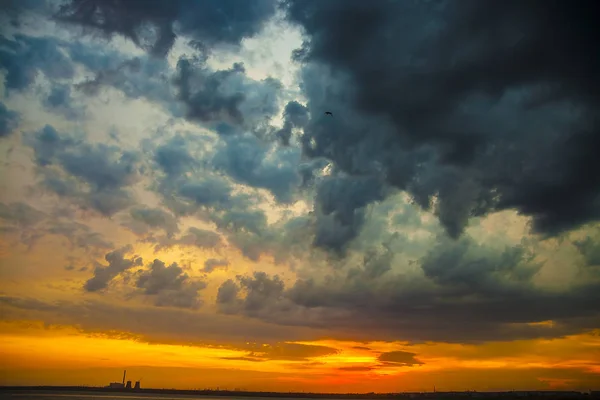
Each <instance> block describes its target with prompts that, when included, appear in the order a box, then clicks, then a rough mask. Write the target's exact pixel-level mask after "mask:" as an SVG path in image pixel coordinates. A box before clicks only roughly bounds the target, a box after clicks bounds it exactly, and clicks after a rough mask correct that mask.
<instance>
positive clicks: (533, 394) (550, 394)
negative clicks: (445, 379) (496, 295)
mask: <svg viewBox="0 0 600 400" xmlns="http://www.w3.org/2000/svg"><path fill="white" fill-rule="evenodd" d="M0 391H2V392H27V391H29V392H94V393H118V394H121V395H123V394H132V395H133V394H159V395H160V394H163V395H165V394H167V395H174V394H175V395H185V396H190V395H191V396H213V397H217V396H219V397H277V398H302V399H389V398H393V399H405V398H422V399H424V398H430V399H439V398H492V397H493V398H504V399H506V398H511V399H512V398H527V399H536V398H540V399H558V398H560V399H564V398H568V399H590V400H591V399H600V392H592V393H589V394H588V393H581V392H578V391H551V390H548V391H504V392H476V391H467V392H401V393H303V392H252V391H234V390H209V389H203V390H186V389H151V388H145V389H121V388H117V389H115V388H107V387H94V386H0Z"/></svg>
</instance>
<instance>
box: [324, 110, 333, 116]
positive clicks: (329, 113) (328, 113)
mask: <svg viewBox="0 0 600 400" xmlns="http://www.w3.org/2000/svg"><path fill="white" fill-rule="evenodd" d="M325 115H331V116H332V117H333V114H332V113H331V111H325Z"/></svg>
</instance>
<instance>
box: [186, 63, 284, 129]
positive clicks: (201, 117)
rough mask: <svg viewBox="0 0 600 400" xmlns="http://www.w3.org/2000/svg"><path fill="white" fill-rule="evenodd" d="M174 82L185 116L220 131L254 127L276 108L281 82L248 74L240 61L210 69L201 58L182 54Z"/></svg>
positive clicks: (270, 115) (275, 110)
mask: <svg viewBox="0 0 600 400" xmlns="http://www.w3.org/2000/svg"><path fill="white" fill-rule="evenodd" d="M174 84H175V87H176V88H177V89H178V91H179V94H178V98H179V100H181V101H182V102H183V103H184V104H185V105H186V108H187V114H186V115H187V117H188V118H189V119H190V120H195V121H199V122H202V123H205V124H208V125H209V126H212V127H214V128H215V129H216V130H217V132H219V133H221V134H227V133H232V132H237V131H239V130H240V129H244V128H245V129H253V128H256V126H257V125H258V124H260V123H261V122H264V121H265V120H268V119H269V118H271V117H272V116H273V115H274V114H275V113H276V112H277V111H278V110H279V107H278V97H279V91H280V89H281V84H280V83H279V82H278V81H277V80H275V79H272V78H268V79H265V80H263V81H255V80H253V79H250V78H248V77H247V76H246V70H245V68H244V65H243V63H234V64H233V65H232V67H231V68H229V69H223V70H218V71H213V70H212V69H211V68H209V67H208V66H207V65H206V60H204V59H199V58H185V57H182V58H180V59H179V61H178V63H177V72H176V75H175V77H174Z"/></svg>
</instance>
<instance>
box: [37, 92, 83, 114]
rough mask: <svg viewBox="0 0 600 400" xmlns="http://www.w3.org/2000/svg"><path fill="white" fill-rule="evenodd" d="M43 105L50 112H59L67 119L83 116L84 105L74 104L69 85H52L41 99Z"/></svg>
mask: <svg viewBox="0 0 600 400" xmlns="http://www.w3.org/2000/svg"><path fill="white" fill-rule="evenodd" d="M43 105H44V107H45V108H46V109H47V110H48V111H51V112H56V113H60V114H62V115H64V116H65V118H67V119H69V120H77V119H81V118H83V117H84V114H85V107H83V106H81V105H77V104H75V100H74V99H73V97H72V95H71V86H70V85H66V84H65V85H61V84H58V85H54V86H53V87H52V89H51V91H50V94H48V97H46V98H45V99H44V100H43Z"/></svg>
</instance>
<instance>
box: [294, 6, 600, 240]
mask: <svg viewBox="0 0 600 400" xmlns="http://www.w3.org/2000/svg"><path fill="white" fill-rule="evenodd" d="M286 5H287V15H288V18H289V20H290V21H293V22H295V23H297V24H299V25H300V26H301V27H302V28H303V29H304V32H305V38H306V42H305V45H304V46H303V48H302V49H299V50H298V51H297V52H296V53H295V55H296V58H297V59H299V60H302V61H303V62H305V66H304V67H303V71H302V85H303V86H302V87H303V89H304V94H305V95H306V96H307V98H308V103H307V107H308V111H309V113H310V115H311V116H312V118H311V120H310V122H308V123H307V124H306V126H305V127H304V134H303V137H302V141H303V147H304V151H305V153H306V154H307V155H309V156H311V157H326V158H329V159H331V160H332V161H334V162H335V164H336V165H337V166H338V167H339V168H341V169H342V170H344V171H346V172H348V173H350V174H353V175H359V174H361V175H365V174H367V175H372V176H378V177H385V180H386V181H387V183H389V184H390V185H392V186H395V187H397V188H399V189H402V190H407V191H409V192H410V193H411V194H412V196H413V197H414V199H415V201H416V202H417V204H419V205H420V206H422V207H423V208H425V209H430V210H433V211H434V212H435V213H436V214H437V215H438V217H439V219H440V221H441V222H442V223H443V225H444V226H445V228H446V230H447V232H448V233H449V234H450V235H451V236H453V237H458V236H459V235H460V234H461V233H462V232H463V230H464V228H465V226H466V224H467V221H468V220H469V218H471V217H473V216H479V215H484V214H487V213H489V212H491V211H494V210H503V209H509V208H515V209H517V210H519V211H520V212H522V213H523V214H525V215H528V216H531V217H532V218H533V220H534V223H533V227H534V229H535V230H536V231H537V232H540V233H544V234H556V233H559V232H561V231H565V230H568V229H572V228H574V227H577V226H580V225H581V224H583V223H585V222H588V221H594V220H597V219H598V217H599V216H600V211H599V210H600V208H599V204H600V203H598V201H597V198H598V188H599V187H600V185H599V182H598V175H597V174H589V173H588V171H590V170H592V169H594V168H593V167H594V166H596V162H597V158H594V156H593V155H592V154H594V153H595V150H592V149H597V148H598V141H597V137H598V135H596V134H595V132H597V130H598V120H599V119H598V110H599V109H600V108H599V107H598V96H597V93H599V90H598V88H599V81H598V79H597V76H596V75H594V73H593V72H592V71H594V70H595V66H596V65H600V58H598V56H597V55H594V56H592V58H590V57H589V54H592V53H593V54H597V53H594V50H593V48H594V47H595V43H594V42H593V40H592V39H591V37H592V36H593V35H590V34H589V32H595V31H597V29H598V28H597V25H596V24H595V22H594V21H593V19H592V17H591V15H594V14H595V13H594V12H593V11H591V10H592V9H593V8H594V7H595V4H594V3H593V2H591V1H586V2H584V3H582V5H581V7H571V6H569V5H567V4H556V6H555V7H554V8H552V11H549V9H548V6H547V3H546V2H542V1H534V2H530V3H528V4H527V6H525V7H523V6H522V4H521V3H520V2H516V1H510V2H503V3H502V4H498V5H494V6H492V7H491V8H492V9H493V10H491V9H490V6H489V5H488V4H484V3H480V2H467V3H464V4H463V3H460V4H459V3H456V4H450V3H443V2H380V3H377V4H376V5H374V6H373V7H371V5H369V6H366V5H365V3H364V2H362V1H360V0H358V1H328V2H326V3H323V4H322V2H319V1H316V0H315V1H296V0H289V1H286ZM499 32H500V33H499ZM570 43H579V45H578V46H572V45H571V44H570ZM324 110H330V111H333V112H334V118H325V117H324V116H323V111H324ZM595 169H598V168H595ZM434 204H435V206H434ZM349 238H350V236H349Z"/></svg>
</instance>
